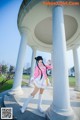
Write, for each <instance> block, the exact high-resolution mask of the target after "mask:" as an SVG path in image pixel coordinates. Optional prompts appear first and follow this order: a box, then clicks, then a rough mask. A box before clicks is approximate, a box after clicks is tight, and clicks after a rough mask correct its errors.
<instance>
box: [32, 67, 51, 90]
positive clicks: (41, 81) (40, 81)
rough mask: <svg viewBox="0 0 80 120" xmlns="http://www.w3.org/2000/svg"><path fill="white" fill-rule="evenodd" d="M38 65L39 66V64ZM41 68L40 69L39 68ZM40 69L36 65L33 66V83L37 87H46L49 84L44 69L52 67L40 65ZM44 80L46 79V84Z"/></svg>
mask: <svg viewBox="0 0 80 120" xmlns="http://www.w3.org/2000/svg"><path fill="white" fill-rule="evenodd" d="M39 67H40V66H39ZM40 69H41V70H40ZM40 69H39V68H38V66H36V67H35V70H34V76H33V79H34V80H33V83H34V84H35V85H36V86H37V87H38V88H46V87H47V86H48V85H50V82H49V79H47V78H48V76H47V74H46V69H52V66H51V65H46V67H45V66H44V67H43V68H41V67H40ZM41 71H42V74H43V76H42V78H41ZM46 80H48V81H47V82H48V85H47V83H46Z"/></svg>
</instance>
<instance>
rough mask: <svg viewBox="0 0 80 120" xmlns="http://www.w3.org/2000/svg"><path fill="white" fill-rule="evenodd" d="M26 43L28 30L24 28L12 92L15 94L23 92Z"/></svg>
mask: <svg viewBox="0 0 80 120" xmlns="http://www.w3.org/2000/svg"><path fill="white" fill-rule="evenodd" d="M22 30H23V29H22ZM26 45H27V40H26V32H25V30H23V31H21V42H20V47H19V53H18V58H17V64H16V70H15V77H14V83H13V87H12V91H11V93H14V94H22V93H23V91H22V89H21V83H22V74H23V66H24V59H25V53H26Z"/></svg>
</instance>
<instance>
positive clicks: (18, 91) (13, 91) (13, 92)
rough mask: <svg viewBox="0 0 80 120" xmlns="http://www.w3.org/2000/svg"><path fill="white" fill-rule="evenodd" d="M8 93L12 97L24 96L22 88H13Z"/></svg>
mask: <svg viewBox="0 0 80 120" xmlns="http://www.w3.org/2000/svg"><path fill="white" fill-rule="evenodd" d="M8 93H9V94H11V95H23V90H22V88H21V87H18V88H12V89H11V90H10V91H9V92H8Z"/></svg>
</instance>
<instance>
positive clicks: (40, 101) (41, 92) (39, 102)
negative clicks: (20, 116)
mask: <svg viewBox="0 0 80 120" xmlns="http://www.w3.org/2000/svg"><path fill="white" fill-rule="evenodd" d="M43 92H44V89H43V88H40V92H39V99H38V109H39V111H40V112H44V111H43V109H42V107H41V103H42V94H43Z"/></svg>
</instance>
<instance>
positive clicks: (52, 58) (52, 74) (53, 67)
mask: <svg viewBox="0 0 80 120" xmlns="http://www.w3.org/2000/svg"><path fill="white" fill-rule="evenodd" d="M51 62H52V63H51V64H52V65H53V50H52V52H51ZM53 69H54V67H53V68H52V73H51V77H52V81H51V86H52V87H53V84H54V83H53V82H54V76H53Z"/></svg>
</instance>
